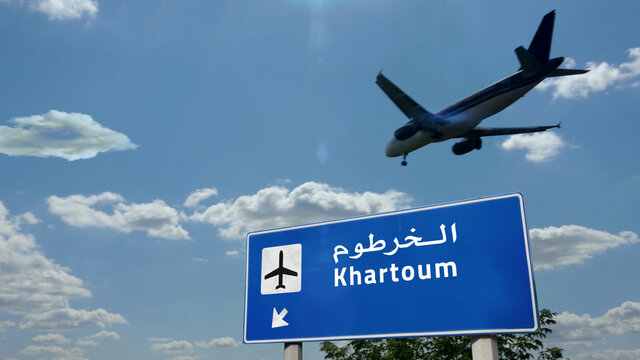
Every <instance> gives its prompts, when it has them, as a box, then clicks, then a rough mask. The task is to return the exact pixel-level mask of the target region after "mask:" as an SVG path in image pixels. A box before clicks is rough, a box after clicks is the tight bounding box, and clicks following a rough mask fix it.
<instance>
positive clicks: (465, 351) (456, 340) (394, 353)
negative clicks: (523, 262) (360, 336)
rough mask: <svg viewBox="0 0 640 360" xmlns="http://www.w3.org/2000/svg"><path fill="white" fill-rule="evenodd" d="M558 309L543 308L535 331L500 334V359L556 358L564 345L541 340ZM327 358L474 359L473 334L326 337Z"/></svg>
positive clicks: (356, 359) (553, 322) (334, 359)
mask: <svg viewBox="0 0 640 360" xmlns="http://www.w3.org/2000/svg"><path fill="white" fill-rule="evenodd" d="M555 315H557V313H553V312H551V311H550V310H547V309H542V310H541V311H540V329H539V330H538V331H537V332H535V333H532V334H517V335H516V334H505V335H498V336H497V340H498V353H499V354H500V359H501V360H532V359H537V360H555V359H561V358H562V349H560V348H557V347H545V345H544V343H543V342H542V340H543V339H545V338H546V337H547V336H548V335H549V334H551V328H550V326H551V325H553V324H555V323H556V321H555V320H554V319H553V317H554V316H555ZM320 350H322V351H323V352H324V353H325V358H326V359H331V360H417V359H421V360H432V359H445V360H471V337H469V336H447V337H433V338H397V339H372V340H352V341H349V342H348V343H346V344H345V345H343V346H338V345H336V344H334V343H331V342H328V341H325V342H323V343H322V344H321V345H320Z"/></svg>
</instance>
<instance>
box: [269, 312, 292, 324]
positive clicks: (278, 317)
mask: <svg viewBox="0 0 640 360" xmlns="http://www.w3.org/2000/svg"><path fill="white" fill-rule="evenodd" d="M287 313H288V311H287V309H286V308H283V309H282V311H281V312H280V314H278V311H277V310H276V308H273V320H271V327H272V328H277V327H281V326H289V323H288V322H286V321H284V317H285V315H287Z"/></svg>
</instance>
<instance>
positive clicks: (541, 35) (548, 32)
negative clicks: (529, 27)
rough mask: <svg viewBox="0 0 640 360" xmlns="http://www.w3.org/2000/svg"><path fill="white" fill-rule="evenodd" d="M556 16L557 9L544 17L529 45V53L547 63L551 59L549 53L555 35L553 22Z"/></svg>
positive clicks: (539, 60)
mask: <svg viewBox="0 0 640 360" xmlns="http://www.w3.org/2000/svg"><path fill="white" fill-rule="evenodd" d="M555 18H556V11H555V10H552V11H551V12H549V13H548V14H547V15H545V16H544V17H543V18H542V21H541V22H540V25H539V26H538V30H537V31H536V34H535V35H534V36H533V40H531V44H530V45H529V49H528V50H529V53H531V55H532V56H533V57H534V58H536V60H538V62H540V63H542V64H545V63H546V62H547V61H549V53H550V52H551V36H552V35H553V22H554V20H555Z"/></svg>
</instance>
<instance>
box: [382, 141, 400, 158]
mask: <svg viewBox="0 0 640 360" xmlns="http://www.w3.org/2000/svg"><path fill="white" fill-rule="evenodd" d="M384 154H385V155H386V156H387V157H396V156H400V155H402V152H401V151H399V150H398V140H396V139H391V141H389V143H388V144H387V148H386V149H385V150H384Z"/></svg>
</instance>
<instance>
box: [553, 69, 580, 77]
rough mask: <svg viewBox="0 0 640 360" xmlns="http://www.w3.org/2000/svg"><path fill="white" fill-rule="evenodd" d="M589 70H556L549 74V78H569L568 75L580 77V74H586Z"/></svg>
mask: <svg viewBox="0 0 640 360" xmlns="http://www.w3.org/2000/svg"><path fill="white" fill-rule="evenodd" d="M588 72H589V70H578V69H555V70H553V71H552V72H551V74H549V76H547V77H554V76H568V75H580V74H586V73H588Z"/></svg>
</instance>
